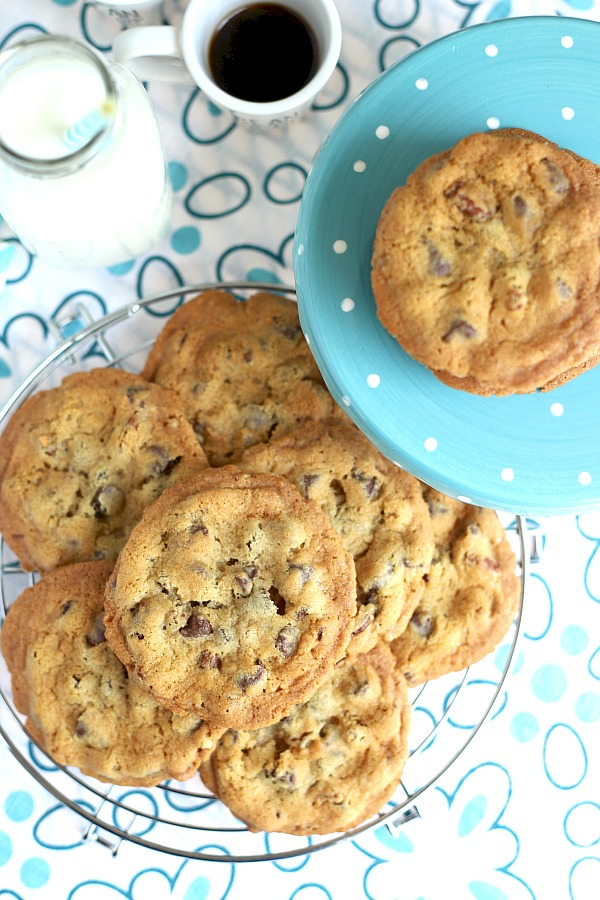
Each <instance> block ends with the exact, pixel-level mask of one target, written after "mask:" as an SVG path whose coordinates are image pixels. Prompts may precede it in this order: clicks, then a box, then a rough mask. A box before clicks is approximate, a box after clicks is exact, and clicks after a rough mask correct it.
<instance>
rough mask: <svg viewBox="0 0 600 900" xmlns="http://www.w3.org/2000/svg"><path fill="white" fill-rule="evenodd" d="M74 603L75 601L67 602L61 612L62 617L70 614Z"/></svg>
mask: <svg viewBox="0 0 600 900" xmlns="http://www.w3.org/2000/svg"><path fill="white" fill-rule="evenodd" d="M74 602H75V601H74V600H67V602H66V603H63V605H62V609H61V611H60V614H61V616H64V614H65V613H68V612H69V610H70V609H71V607H72V606H73V604H74Z"/></svg>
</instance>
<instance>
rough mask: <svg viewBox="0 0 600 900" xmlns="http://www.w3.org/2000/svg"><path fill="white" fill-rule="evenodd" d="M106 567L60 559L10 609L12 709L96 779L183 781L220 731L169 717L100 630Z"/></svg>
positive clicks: (63, 758)
mask: <svg viewBox="0 0 600 900" xmlns="http://www.w3.org/2000/svg"><path fill="white" fill-rule="evenodd" d="M111 571H112V563H111V562H110V561H99V562H87V563H76V564H73V565H69V566H63V567H62V568H60V569H57V570H56V571H54V572H49V573H48V574H47V575H45V576H44V577H43V578H42V580H41V581H38V582H36V584H35V585H34V586H33V587H31V588H28V589H27V590H25V591H24V592H23V593H22V594H21V595H20V596H19V597H18V598H17V600H16V601H15V602H14V604H13V605H12V606H11V607H10V609H9V611H8V614H7V616H6V619H5V621H4V623H3V625H2V631H1V632H0V638H1V644H2V652H3V654H4V658H5V660H6V663H7V665H8V668H9V670H10V672H11V676H12V690H13V697H14V702H15V706H16V707H17V709H18V710H19V711H20V712H21V713H23V714H24V715H25V716H26V717H27V722H26V727H27V730H28V731H29V732H30V733H31V735H32V736H33V737H34V738H35V739H36V740H37V741H38V742H39V743H40V744H41V745H42V746H43V747H44V748H45V750H46V751H47V752H48V754H49V755H50V756H51V757H52V758H53V759H54V760H55V761H56V762H58V763H60V764H62V765H67V766H77V767H78V768H79V769H81V770H82V771H83V772H84V773H85V774H87V775H92V776H93V777H94V778H97V779H98V780H99V781H107V782H113V783H115V784H124V785H147V786H148V785H154V784H158V783H159V782H161V781H163V780H164V779H165V778H176V779H178V780H180V781H181V780H184V779H186V778H190V777H191V776H192V775H193V774H194V773H195V771H196V770H197V768H198V766H199V764H200V761H201V760H202V759H203V758H205V757H206V756H207V755H208V754H209V753H210V752H211V749H212V747H213V745H214V743H215V742H216V741H217V740H218V738H219V737H220V736H221V734H222V731H221V730H220V729H215V728H213V727H212V726H209V725H207V724H206V722H203V721H202V720H201V719H199V718H198V717H197V716H191V715H189V716H176V715H174V714H173V713H171V712H169V711H168V710H167V709H164V708H163V707H162V706H160V705H159V704H157V703H156V702H155V701H154V700H153V699H152V698H151V697H150V696H149V695H148V693H147V692H146V691H144V690H143V689H142V688H141V687H140V686H139V685H138V684H137V683H136V682H135V681H133V680H131V679H129V678H128V676H127V672H126V670H125V667H124V666H123V665H122V663H121V662H119V660H118V659H117V657H116V656H115V655H114V653H113V652H112V651H111V650H110V648H109V646H108V644H107V643H106V639H105V636H104V627H103V615H104V606H103V598H104V588H105V584H106V581H107V579H108V577H109V575H110V573H111Z"/></svg>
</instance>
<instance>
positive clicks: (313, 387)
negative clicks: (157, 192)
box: [142, 291, 335, 466]
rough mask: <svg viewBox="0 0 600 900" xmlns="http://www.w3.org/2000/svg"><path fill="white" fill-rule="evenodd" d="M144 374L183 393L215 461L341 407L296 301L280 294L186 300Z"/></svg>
mask: <svg viewBox="0 0 600 900" xmlns="http://www.w3.org/2000/svg"><path fill="white" fill-rule="evenodd" d="M142 374H143V375H144V376H145V377H146V378H148V379H149V380H151V381H155V382H157V383H158V384H161V385H164V386H165V387H169V388H172V389H173V390H175V391H177V392H178V394H179V395H180V397H181V399H182V401H183V404H184V408H185V410H186V415H187V416H188V418H189V420H190V422H191V423H192V425H193V427H194V430H195V431H196V434H197V435H198V439H199V440H200V442H201V443H202V446H203V448H204V450H205V452H206V455H207V457H208V459H209V461H210V463H211V465H213V466H219V465H225V464H226V463H231V462H236V461H237V460H238V459H239V457H240V456H241V454H242V453H243V451H244V450H245V449H246V447H249V446H252V445H253V444H258V443H261V442H262V441H266V440H268V439H269V438H271V437H277V436H279V435H282V434H284V433H286V431H288V430H290V429H291V428H294V427H295V426H296V425H297V424H299V423H301V422H305V421H309V420H311V419H321V418H325V417H327V416H328V415H330V414H331V412H332V410H333V408H334V407H335V403H334V401H333V399H332V397H331V395H330V394H329V393H328V391H327V389H326V388H325V385H324V383H323V379H322V378H321V375H320V372H319V370H318V368H317V364H316V363H315V361H314V359H313V356H312V354H311V352H310V350H309V347H308V344H307V343H306V341H305V339H304V336H303V334H302V329H301V327H300V321H299V319H298V310H297V307H296V304H295V303H294V302H293V301H291V300H287V299H285V298H284V297H281V296H278V295H275V294H267V293H258V294H254V295H253V296H251V297H250V298H249V299H248V300H246V301H243V302H241V301H238V300H236V299H235V297H233V296H232V295H231V294H228V293H226V292H225V291H206V292H205V293H203V294H200V295H199V296H198V297H195V298H194V299H192V300H190V301H188V302H187V303H186V304H184V305H183V306H181V307H180V308H179V309H178V310H177V311H176V312H175V313H174V315H173V316H172V317H171V319H170V320H169V321H168V322H167V324H166V325H165V327H164V329H163V331H162V332H161V333H160V334H159V336H158V338H157V340H156V343H155V344H154V347H153V348H152V350H151V351H150V354H149V356H148V360H147V362H146V365H145V367H144V370H143V372H142Z"/></svg>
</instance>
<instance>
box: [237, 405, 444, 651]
mask: <svg viewBox="0 0 600 900" xmlns="http://www.w3.org/2000/svg"><path fill="white" fill-rule="evenodd" d="M239 465H240V468H242V469H244V470H245V471H248V472H274V473H275V474H277V475H283V476H284V477H285V478H287V479H288V480H289V481H291V482H292V484H294V485H295V486H296V487H297V488H298V490H299V491H300V493H301V494H302V496H303V497H306V498H308V499H310V500H314V501H315V502H317V503H318V504H319V505H320V506H321V508H322V509H323V511H324V512H325V513H326V514H327V515H328V516H329V518H330V520H331V522H332V524H333V526H334V527H335V529H336V531H338V532H339V534H340V535H341V538H342V541H343V543H344V547H345V548H346V550H347V551H348V553H350V554H351V556H352V557H353V559H354V562H355V565H356V578H357V613H356V620H355V623H354V627H353V634H352V640H351V641H350V645H349V647H348V652H349V653H364V652H366V651H367V650H369V649H370V648H371V647H373V646H375V644H376V643H377V642H378V641H379V639H380V637H381V636H391V635H395V634H398V633H399V632H401V631H403V630H404V628H405V627H406V625H407V623H408V620H409V618H410V616H411V614H412V612H413V610H414V609H415V607H416V605H417V603H418V601H419V598H420V597H421V594H422V593H423V589H424V586H425V581H424V577H425V575H426V574H427V572H428V570H429V564H430V561H431V557H432V553H433V540H432V534H431V523H430V517H429V513H428V510H427V506H426V504H425V502H424V500H423V497H422V493H421V484H420V482H419V481H417V479H416V478H413V476H412V475H409V474H408V473H407V472H404V471H402V470H401V469H399V468H398V467H397V466H395V465H394V464H393V463H391V462H390V461H389V460H388V459H386V458H385V457H384V456H383V455H382V454H381V453H380V452H379V451H378V450H377V449H376V448H375V447H374V446H373V444H371V442H370V441H369V440H368V439H367V438H366V437H365V436H364V435H363V434H362V432H360V431H359V430H358V428H356V427H355V426H354V425H353V424H352V423H350V422H349V421H346V422H332V421H329V422H315V423H309V424H307V425H305V426H302V427H301V428H298V429H296V431H294V432H292V433H290V434H289V435H287V436H286V437H283V438H280V439H279V440H276V441H269V443H267V444H260V445H257V446H255V447H251V448H250V449H249V450H247V451H246V452H245V453H244V455H243V456H242V459H241V461H240V463H239Z"/></svg>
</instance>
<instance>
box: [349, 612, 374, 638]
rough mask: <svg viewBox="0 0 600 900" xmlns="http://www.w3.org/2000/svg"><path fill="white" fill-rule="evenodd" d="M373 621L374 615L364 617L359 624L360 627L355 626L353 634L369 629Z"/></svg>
mask: <svg viewBox="0 0 600 900" xmlns="http://www.w3.org/2000/svg"><path fill="white" fill-rule="evenodd" d="M372 621H373V616H365V617H364V619H363V620H362V622H361V623H360V625H359V626H358V628H355V629H354V631H353V632H352V634H353V635H355V634H362V633H363V631H366V630H367V628H368V627H369V625H370V624H371V622H372Z"/></svg>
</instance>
